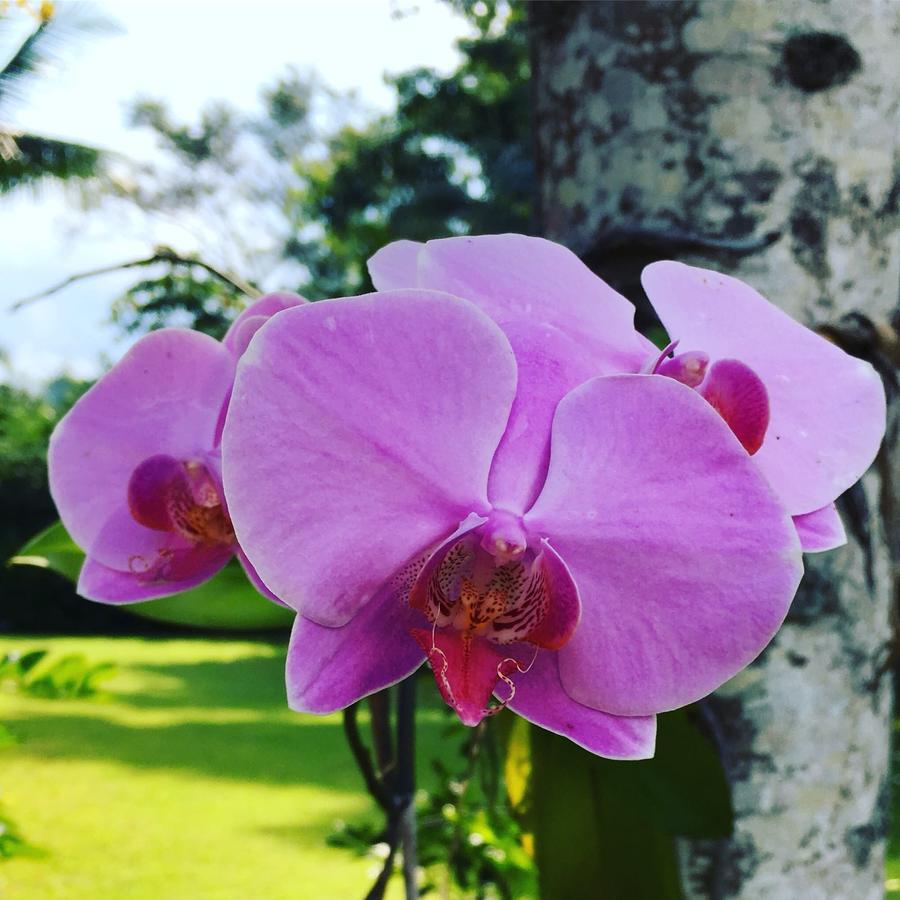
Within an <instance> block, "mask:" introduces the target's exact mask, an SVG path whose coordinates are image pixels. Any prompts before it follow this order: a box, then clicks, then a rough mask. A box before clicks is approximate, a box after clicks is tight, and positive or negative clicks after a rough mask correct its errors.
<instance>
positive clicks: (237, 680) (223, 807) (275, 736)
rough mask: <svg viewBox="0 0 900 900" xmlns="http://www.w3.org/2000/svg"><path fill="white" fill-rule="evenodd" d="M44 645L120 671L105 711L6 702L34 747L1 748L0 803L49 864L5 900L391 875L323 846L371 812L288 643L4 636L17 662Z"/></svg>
mask: <svg viewBox="0 0 900 900" xmlns="http://www.w3.org/2000/svg"><path fill="white" fill-rule="evenodd" d="M38 648H47V649H49V650H50V651H51V652H52V654H53V655H54V656H59V655H62V654H64V653H83V654H85V655H86V656H88V657H89V658H90V659H91V660H93V661H97V662H101V661H107V660H108V661H111V662H114V663H115V664H116V665H117V666H118V667H119V669H118V673H117V675H116V676H115V677H114V678H113V679H112V680H110V681H109V682H106V684H105V687H106V688H107V692H106V696H104V697H101V698H98V699H80V700H58V699H55V700H51V699H38V698H30V697H25V696H21V695H18V694H11V693H0V723H3V724H4V725H5V726H6V727H7V728H8V729H9V731H11V732H12V734H13V735H14V737H15V738H16V739H17V741H18V743H17V744H15V745H13V746H12V747H8V748H5V749H0V791H2V795H0V797H2V801H3V804H4V808H5V811H6V812H7V813H8V814H9V815H10V816H11V818H13V820H14V821H15V823H16V825H17V826H18V828H19V830H20V831H21V833H22V836H23V837H25V838H26V839H27V840H28V841H29V843H30V844H32V845H33V846H35V847H36V848H37V849H38V851H39V855H37V856H34V857H20V856H16V857H13V858H12V859H10V860H8V861H5V862H0V896H2V897H4V898H10V900H44V898H66V900H81V898H91V900H119V898H136V900H137V898H147V900H151V898H152V900H178V898H192V900H193V898H197V900H206V898H216V900H219V898H221V900H229V898H241V900H245V898H266V900H277V898H317V900H319V898H322V900H329V898H335V900H338V898H340V900H343V898H351V900H352V898H357V897H360V898H361V897H362V896H363V895H364V894H365V892H366V890H367V888H368V887H369V886H370V884H371V881H372V870H373V867H374V866H375V862H374V861H369V860H362V859H358V858H356V857H354V856H353V855H352V854H350V853H349V852H348V851H345V850H340V849H334V848H330V847H328V846H327V845H326V844H325V836H326V835H327V834H328V833H329V831H330V830H331V828H332V826H333V823H334V821H335V820H337V819H342V818H343V819H355V818H358V817H360V816H363V815H366V814H367V813H369V812H370V811H371V810H372V803H371V802H370V800H369V799H368V797H367V795H365V794H364V793H363V791H362V786H361V781H360V779H359V776H358V774H357V771H356V768H355V766H354V764H353V761H352V759H351V757H350V754H349V751H348V750H347V749H346V747H345V744H344V740H343V733H342V729H341V722H340V717H339V716H329V717H325V718H320V717H315V716H304V715H298V714H296V713H292V712H290V711H289V710H288V709H287V708H286V705H285V700H284V679H283V667H284V658H283V649H282V642H278V643H267V642H265V641H246V640H230V639H223V640H218V639H174V640H173V639H162V640H161V639H141V638H115V639H106V638H81V637H79V638H4V639H3V640H2V641H0V652H2V653H5V652H7V651H9V650H21V651H26V650H31V649H38ZM423 693H425V692H424V690H423ZM442 722H443V718H442V717H441V715H440V714H439V712H438V711H437V710H433V711H432V712H431V713H430V714H429V713H427V712H426V714H425V716H424V717H423V718H422V720H421V726H420V730H419V741H420V750H421V752H420V754H419V758H420V760H421V761H422V769H423V770H424V769H425V768H427V761H428V760H429V759H431V758H432V757H433V756H434V755H436V754H437V751H438V743H439V741H440V737H441V731H442ZM422 775H423V776H425V777H426V778H427V773H426V772H425V771H423V772H422ZM371 814H372V815H374V812H372V813H371ZM392 896H397V894H396V893H395V894H393V895H392Z"/></svg>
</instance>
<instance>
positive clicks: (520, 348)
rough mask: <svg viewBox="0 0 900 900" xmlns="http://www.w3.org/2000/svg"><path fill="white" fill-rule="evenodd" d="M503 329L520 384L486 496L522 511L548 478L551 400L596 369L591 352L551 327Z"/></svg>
mask: <svg viewBox="0 0 900 900" xmlns="http://www.w3.org/2000/svg"><path fill="white" fill-rule="evenodd" d="M504 330H505V331H506V336H507V337H508V338H509V341H510V344H511V346H512V348H513V352H514V353H515V355H516V362H517V367H518V372H519V383H518V391H517V392H516V399H515V401H514V403H513V408H512V412H511V413H510V416H509V422H508V424H507V426H506V431H505V432H504V434H503V439H502V440H501V441H500V446H499V447H498V448H497V454H496V456H495V457H494V462H493V465H492V466H491V475H490V481H489V482H488V497H489V498H490V501H491V503H492V504H493V505H494V506H495V507H497V508H500V509H507V510H509V511H511V512H515V513H519V514H521V513H523V512H525V510H526V509H528V508H529V507H530V506H531V505H532V503H534V501H535V498H536V497H537V495H538V494H539V493H540V490H541V487H542V486H543V484H544V479H545V478H546V477H547V466H548V465H549V463H550V427H551V424H552V422H553V414H554V413H555V412H556V405H557V404H558V403H559V401H560V400H561V399H562V398H563V397H564V396H565V395H566V394H567V393H568V392H569V391H570V390H572V388H574V387H577V386H578V385H579V384H581V383H582V382H584V381H587V380H588V379H589V378H592V377H593V376H594V375H596V374H598V372H597V365H596V361H595V359H594V357H593V354H591V353H590V352H589V351H588V350H587V349H586V348H584V347H583V346H581V345H579V344H578V343H576V341H574V340H573V339H572V338H571V337H570V336H569V335H567V334H565V333H564V332H562V331H559V330H558V329H557V328H555V327H553V326H550V325H546V326H537V325H533V324H532V323H530V322H527V321H521V322H511V323H508V324H507V325H506V326H505V329H504Z"/></svg>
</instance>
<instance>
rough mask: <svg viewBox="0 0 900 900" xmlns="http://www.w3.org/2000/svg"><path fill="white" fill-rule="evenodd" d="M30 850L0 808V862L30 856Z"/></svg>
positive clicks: (13, 824)
mask: <svg viewBox="0 0 900 900" xmlns="http://www.w3.org/2000/svg"><path fill="white" fill-rule="evenodd" d="M31 852H32V848H31V847H29V845H28V844H27V843H26V841H25V839H24V838H23V837H22V835H21V834H20V833H19V830H18V828H17V827H16V825H15V823H14V822H13V821H12V820H11V819H10V818H9V816H8V815H7V814H6V812H4V810H3V807H2V806H0V860H4V859H10V858H11V857H13V856H24V855H26V854H29V855H30V854H31Z"/></svg>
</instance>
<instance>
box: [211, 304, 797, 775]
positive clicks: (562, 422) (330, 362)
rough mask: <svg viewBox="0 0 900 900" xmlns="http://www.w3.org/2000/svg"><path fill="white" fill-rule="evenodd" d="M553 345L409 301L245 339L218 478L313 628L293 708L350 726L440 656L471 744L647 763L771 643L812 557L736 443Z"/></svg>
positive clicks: (236, 519)
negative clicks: (506, 727) (515, 724)
mask: <svg viewBox="0 0 900 900" xmlns="http://www.w3.org/2000/svg"><path fill="white" fill-rule="evenodd" d="M620 314H621V319H622V321H621V322H620V323H618V324H617V323H611V325H610V333H611V334H615V328H617V327H619V326H621V329H622V331H623V334H625V335H626V336H627V327H630V322H628V321H627V318H628V311H627V309H625V308H624V307H622V309H621V311H620ZM626 326H627V327H626ZM513 332H514V333H513ZM541 334H544V335H545V336H546V337H547V340H548V342H549V346H550V351H547V350H546V348H545V347H544V345H542V344H541V343H540V341H539V340H538V337H539V336H540V335H539V334H538V332H534V333H531V332H529V331H528V328H527V326H526V325H525V324H522V326H521V327H520V328H518V329H513V330H511V336H510V337H509V338H508V337H507V335H505V334H504V332H503V331H502V330H501V329H500V327H498V325H497V324H495V322H493V321H492V320H491V319H490V318H489V317H488V316H487V315H485V314H484V313H483V312H481V311H479V310H478V309H477V308H476V307H475V306H474V305H472V304H471V303H469V302H467V301H465V300H461V299H458V298H456V297H452V296H448V295H446V294H441V293H436V292H431V291H422V290H401V291H388V292H383V293H375V294H369V295H364V296H361V297H353V298H345V299H339V300H327V301H323V302H320V303H316V304H312V305H308V306H304V307H300V308H297V309H291V310H287V311H286V312H284V313H282V314H281V315H279V316H277V317H276V318H274V319H273V320H272V321H270V322H268V323H267V324H266V325H264V326H263V327H262V328H261V329H260V331H259V332H258V334H257V335H256V336H255V337H254V338H253V341H252V343H251V344H250V347H249V348H248V350H247V352H246V353H245V354H244V357H243V359H242V360H241V363H240V365H239V367H238V374H237V378H236V381H235V386H234V395H233V398H232V401H231V408H230V410H229V415H228V420H227V422H226V425H225V430H224V436H223V442H222V448H223V473H224V482H225V489H226V493H227V496H228V502H229V509H230V511H231V515H232V522H233V525H234V528H235V532H236V534H237V537H238V540H239V541H240V545H241V547H242V548H243V549H244V551H245V552H246V553H247V555H248V556H249V558H250V560H251V562H252V564H253V565H254V567H256V569H257V570H258V571H259V573H260V575H261V576H262V578H263V580H264V581H265V583H266V584H267V585H269V587H270V588H271V589H272V590H273V591H275V593H276V594H277V595H278V596H279V597H280V598H282V600H284V601H285V602H286V603H287V604H288V605H290V606H292V607H293V608H295V609H296V610H298V612H299V615H298V616H297V619H296V623H295V626H294V629H293V633H292V637H291V644H290V648H289V653H288V663H287V683H288V697H289V702H290V705H291V706H292V707H293V708H294V709H296V710H301V711H308V712H315V713H326V712H331V711H333V710H336V709H340V708H342V707H345V706H348V705H350V704H352V703H353V702H355V701H356V700H358V699H359V698H361V697H363V696H365V695H367V694H369V693H372V692H374V691H377V690H380V689H382V688H384V687H386V686H388V685H390V684H393V683H395V682H397V681H399V680H401V679H403V678H405V677H406V676H408V675H409V674H410V673H412V672H413V671H415V670H416V669H417V668H418V667H419V666H420V665H421V664H422V663H423V662H424V661H426V660H427V662H428V663H429V664H430V665H431V668H432V670H433V672H434V676H435V679H436V682H437V685H438V688H439V689H440V692H441V694H442V695H443V697H444V699H445V700H446V702H447V703H448V704H449V705H450V706H451V707H452V708H453V709H454V710H455V711H456V713H457V714H458V715H459V717H460V719H461V720H462V721H463V722H465V723H466V724H469V725H473V724H475V723H477V722H479V721H480V720H481V719H482V718H483V717H484V716H486V715H490V714H492V713H493V712H495V711H496V710H497V709H499V708H501V707H503V706H509V707H510V708H511V709H513V710H514V711H515V712H517V713H518V714H520V715H522V716H524V717H525V718H526V719H528V720H530V721H532V722H534V723H536V724H538V725H540V726H542V727H544V728H547V729H549V730H551V731H555V732H558V733H560V734H564V735H566V736H567V737H569V738H571V739H572V740H574V741H576V742H577V743H579V744H581V745H582V746H584V747H587V748H588V749H590V750H591V751H593V752H595V753H599V754H602V755H605V756H609V757H619V758H643V757H647V756H650V755H652V753H653V744H654V735H655V719H654V714H655V713H657V712H660V711H664V710H668V709H673V708H675V707H678V706H681V705H683V704H686V703H689V702H691V701H693V700H696V699H697V698H699V697H702V696H704V695H705V694H707V693H709V692H710V691H712V690H713V689H714V688H716V687H717V686H718V685H719V684H721V683H722V682H723V681H724V680H726V679H727V678H729V677H730V676H732V675H733V674H734V673H735V672H737V671H738V670H739V669H741V668H742V667H743V666H745V665H747V664H748V663H749V662H750V661H751V660H752V659H753V658H754V657H755V656H756V655H757V654H758V653H759V652H760V651H761V650H762V648H763V647H764V646H765V644H766V643H767V642H768V641H769V640H770V638H771V637H772V635H773V634H774V633H775V631H776V629H777V628H778V627H779V625H780V623H781V621H782V619H783V617H784V615H785V613H786V611H787V609H788V606H789V604H790V601H791V598H792V597H793V594H794V591H795V589H796V586H797V583H798V581H799V578H800V574H801V568H802V567H801V558H800V548H799V543H798V540H797V535H796V532H795V530H794V528H793V527H792V524H791V520H790V518H789V517H788V515H787V514H786V512H785V511H784V509H783V508H782V506H781V504H780V503H779V501H778V499H777V497H776V496H775V494H774V492H773V491H772V490H771V488H770V487H769V485H768V484H767V482H766V480H765V478H764V477H763V475H762V474H761V472H760V471H759V469H758V467H757V466H755V465H754V463H753V461H752V460H751V459H750V457H749V456H748V455H747V453H746V452H745V451H744V449H743V447H742V446H741V445H740V443H739V442H738V441H737V440H736V438H735V437H734V435H733V434H732V432H731V431H730V430H729V428H728V426H727V425H726V424H725V423H724V421H723V420H722V419H721V418H720V417H719V416H718V415H717V414H716V413H715V412H714V411H713V410H712V409H711V408H710V406H709V405H708V404H707V403H706V402H704V401H703V400H702V399H701V397H700V396H699V395H698V394H697V393H696V392H695V391H693V390H691V389H690V388H688V387H687V386H685V385H684V384H681V383H679V382H678V381H676V380H674V379H668V378H656V377H651V376H648V375H640V374H628V375H616V376H601V377H590V376H587V377H582V375H583V369H584V365H585V358H586V357H587V356H588V355H589V354H588V351H589V350H591V349H592V348H593V349H596V347H600V348H601V349H602V348H603V347H604V346H606V345H604V341H603V339H602V338H596V339H595V345H596V346H595V345H592V344H589V343H588V342H587V340H586V341H585V342H584V343H583V344H579V343H578V342H579V341H580V340H581V336H579V335H576V336H575V338H570V337H568V336H567V335H566V334H565V333H564V332H563V331H562V330H557V329H555V328H553V327H550V326H548V327H547V328H544V329H543V330H542V331H541ZM516 346H518V347H519V348H520V349H519V359H518V360H517V354H516V353H515V352H514V347H516ZM529 348H530V349H531V351H533V355H532V357H531V359H532V361H534V362H535V367H536V369H537V368H539V369H540V372H538V371H536V370H535V371H528V368H527V365H524V364H523V360H524V361H526V362H527V359H526V356H525V355H524V354H525V351H526V349H529ZM573 348H574V350H575V351H576V352H573V354H572V355H571V356H569V355H566V353H567V352H568V351H569V350H573ZM633 349H636V350H638V351H640V350H642V349H643V345H642V344H641V342H640V341H639V340H636V341H635V342H634V347H633ZM561 350H565V351H566V353H563V352H560V351H561ZM609 356H610V363H609V364H610V365H611V366H612V365H613V364H614V363H615V364H616V365H618V364H619V363H620V359H619V357H621V356H622V353H621V351H620V350H619V349H618V348H615V347H612V346H611V345H610V347H609ZM541 367H542V368H541ZM573 382H575V383H576V384H577V385H578V386H576V387H575V389H574V390H568V389H566V390H564V391H563V393H564V396H563V397H562V399H561V400H559V401H558V402H557V400H556V399H552V398H554V397H555V394H556V393H558V392H559V390H562V388H561V387H560V386H565V385H569V384H571V383H573ZM551 399H552V403H551V402H550V400H551ZM492 695H493V696H494V697H495V698H496V700H493V701H492V699H491V697H492Z"/></svg>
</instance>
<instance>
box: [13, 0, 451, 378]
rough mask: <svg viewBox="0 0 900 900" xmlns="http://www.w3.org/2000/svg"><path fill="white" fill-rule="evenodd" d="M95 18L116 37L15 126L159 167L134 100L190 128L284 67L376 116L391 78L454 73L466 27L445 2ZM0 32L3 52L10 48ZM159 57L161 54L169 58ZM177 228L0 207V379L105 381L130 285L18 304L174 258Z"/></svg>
mask: <svg viewBox="0 0 900 900" xmlns="http://www.w3.org/2000/svg"><path fill="white" fill-rule="evenodd" d="M91 8H92V9H93V10H95V11H97V12H99V13H102V14H104V15H106V16H108V17H110V18H112V19H115V20H116V21H117V22H118V24H119V26H120V29H119V30H118V32H117V33H112V34H110V35H104V36H102V37H97V38H91V39H90V40H89V41H87V42H84V43H82V44H81V45H79V46H78V48H77V50H75V51H74V52H71V51H70V52H69V53H68V55H67V58H66V59H65V60H61V61H60V63H58V64H57V65H55V66H54V67H53V68H52V69H51V70H49V71H47V72H46V73H45V76H44V78H43V79H42V82H43V83H42V84H41V85H40V88H39V90H35V91H34V92H33V93H32V94H31V95H29V96H28V98H27V100H26V102H24V103H22V104H21V105H20V106H19V108H17V109H16V110H15V112H14V116H13V119H12V122H11V123H10V124H12V125H14V126H17V127H21V128H27V129H31V130H35V131H40V132H41V133H45V134H50V135H55V136H59V137H65V138H70V139H74V140H80V141H84V142H86V143H89V144H92V145H95V146H100V147H104V148H109V149H112V150H116V151H119V152H121V153H125V154H127V155H129V156H131V157H133V158H135V159H151V158H152V157H153V154H154V150H153V146H152V144H151V143H150V142H149V141H148V140H147V138H146V137H145V136H143V135H141V134H139V133H136V132H133V131H129V130H128V129H127V128H126V127H125V125H124V121H123V119H124V105H125V104H126V102H127V101H129V100H130V99H132V98H133V97H135V96H136V95H138V94H141V95H149V96H154V97H159V98H161V99H163V100H165V101H166V102H167V103H168V104H169V105H170V107H171V108H172V110H173V112H174V113H175V115H176V116H177V117H179V118H181V119H183V120H186V121H191V120H193V119H194V118H195V117H196V115H197V113H198V111H199V110H200V108H201V107H202V106H203V105H204V104H205V103H206V102H207V101H209V100H211V99H225V100H227V101H229V102H230V103H232V104H233V105H236V106H238V107H240V108H245V109H252V108H253V107H254V106H255V103H256V97H257V94H258V90H259V88H260V86H261V85H263V84H265V83H266V82H269V81H271V80H273V79H274V78H275V77H276V76H277V75H278V74H280V73H281V72H283V70H284V69H285V68H286V67H287V66H288V65H295V66H298V67H300V68H301V69H312V70H315V71H316V72H318V73H319V75H320V76H321V78H322V80H323V81H324V83H326V84H327V85H329V86H331V87H333V88H336V89H338V90H341V91H350V90H353V91H356V92H357V94H358V97H359V99H360V101H361V102H362V104H364V105H365V106H366V107H368V108H371V109H372V110H373V111H376V110H386V109H389V108H390V106H391V103H392V93H391V91H390V89H389V88H388V87H387V86H386V85H385V84H384V81H383V75H384V73H386V72H388V73H396V72H401V71H404V70H406V69H408V68H411V67H413V66H416V65H430V66H434V67H436V68H438V69H441V70H445V71H446V70H448V69H450V68H451V67H452V66H453V65H454V63H455V62H456V60H457V53H456V51H455V49H454V41H455V40H456V39H457V38H458V37H460V36H461V35H463V34H465V33H466V31H467V26H466V23H465V22H463V21H462V20H461V19H460V18H459V17H457V16H456V15H455V14H454V13H453V12H452V11H451V10H450V9H449V8H448V7H447V6H446V5H445V4H443V3H440V2H439V0H293V2H288V0H284V2H275V0H244V2H237V0H181V2H176V0H155V2H149V0H119V2H106V3H94V4H92V5H91ZM10 49H11V48H10V46H9V43H8V42H7V43H6V44H4V42H3V41H2V36H0V55H2V56H3V57H4V58H5V57H6V56H7V55H8V53H9V51H10ZM161 50H162V52H161ZM183 237H184V236H183V235H180V234H179V231H178V229H177V228H175V227H173V226H172V225H168V226H161V225H159V224H156V225H152V226H148V224H147V223H146V222H145V221H140V222H138V221H137V220H136V221H135V224H134V227H129V226H127V225H126V226H123V223H122V221H120V220H113V219H112V218H111V217H110V216H109V215H105V214H104V212H103V211H102V210H101V211H97V212H88V213H83V212H80V211H78V209H77V205H76V204H75V203H74V202H72V201H71V200H68V201H67V200H66V198H65V197H64V196H63V194H62V193H61V192H58V191H56V190H45V191H43V192H41V193H40V194H38V195H35V194H32V193H30V192H28V193H20V194H17V195H12V196H9V197H4V198H3V199H2V200H0V272H2V280H0V349H2V350H3V351H4V352H5V353H6V354H7V356H8V358H9V361H10V362H9V366H8V369H7V370H6V371H4V370H3V369H0V377H3V376H5V377H7V378H11V379H12V380H14V381H16V382H19V383H23V384H27V385H32V386H36V385H39V384H40V383H41V382H42V381H44V380H46V379H47V378H50V377H52V376H53V375H55V374H57V373H58V372H60V371H67V372H70V373H71V374H74V375H78V376H90V375H94V374H96V373H97V372H98V371H99V369H100V366H101V365H102V360H103V359H104V358H105V359H108V360H113V359H115V358H117V357H118V356H119V355H121V353H122V352H124V350H125V349H126V347H127V344H128V341H126V340H123V339H122V338H120V337H118V335H117V334H116V332H115V331H114V330H113V329H112V328H111V327H110V326H109V325H108V324H106V321H105V320H106V319H107V317H108V314H109V305H110V302H111V301H112V300H113V298H114V297H115V296H116V295H117V294H118V293H119V292H120V291H121V289H122V288H123V287H124V286H126V285H128V284H129V283H131V282H132V281H133V280H134V275H133V274H131V275H129V274H127V273H124V274H117V275H111V276H104V277H103V278H98V279H93V280H90V281H87V282H82V283H80V284H78V285H77V286H73V287H71V288H69V289H67V290H66V291H64V292H62V293H60V294H57V295H55V296H54V297H51V298H47V299H45V300H42V301H40V302H38V303H36V304H34V305H32V306H31V307H29V308H27V309H25V310H23V311H21V312H18V313H14V314H13V313H10V312H9V306H10V304H11V303H12V302H13V301H14V300H16V299H17V298H19V297H22V296H25V295H28V294H31V293H34V292H36V291H39V290H41V289H42V288H45V287H47V286H49V285H50V284H53V283H54V282H57V281H59V280H61V279H63V278H65V277H66V276H67V275H69V274H71V273H73V272H79V271H84V270H86V269H91V268H94V267H99V266H103V265H106V264H111V263H116V262H121V261H124V260H127V259H133V258H137V257H140V256H142V255H144V254H146V253H147V251H148V249H149V248H150V247H152V245H153V244H154V243H157V242H166V243H169V244H172V245H173V246H175V247H176V248H179V249H190V247H179V241H180V240H183Z"/></svg>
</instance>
